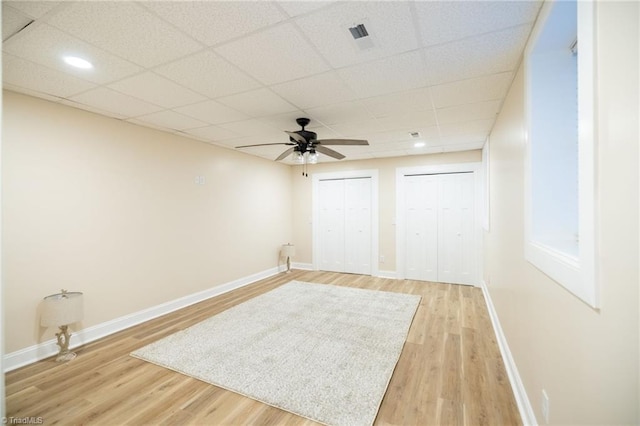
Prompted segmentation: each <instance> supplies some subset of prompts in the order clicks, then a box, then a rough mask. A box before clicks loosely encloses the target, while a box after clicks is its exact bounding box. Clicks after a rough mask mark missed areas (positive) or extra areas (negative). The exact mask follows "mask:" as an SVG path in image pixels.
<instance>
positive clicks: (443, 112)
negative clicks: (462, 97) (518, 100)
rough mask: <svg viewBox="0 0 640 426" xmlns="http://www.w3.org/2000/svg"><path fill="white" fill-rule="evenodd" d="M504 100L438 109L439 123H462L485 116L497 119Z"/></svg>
mask: <svg viewBox="0 0 640 426" xmlns="http://www.w3.org/2000/svg"><path fill="white" fill-rule="evenodd" d="M501 103H502V101H500V100H495V101H485V102H477V103H473V104H464V105H458V106H453V107H448V108H440V109H438V110H436V114H437V116H438V123H439V124H449V123H461V122H464V121H468V120H480V119H483V118H491V119H495V118H496V116H497V115H498V112H499V111H500V104H501Z"/></svg>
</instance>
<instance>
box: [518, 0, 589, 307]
mask: <svg viewBox="0 0 640 426" xmlns="http://www.w3.org/2000/svg"><path fill="white" fill-rule="evenodd" d="M593 7H594V6H593V3H592V2H586V1H585V2H582V1H581V2H576V1H555V2H549V3H545V5H544V6H543V9H542V11H541V13H540V17H539V19H538V22H537V23H536V26H535V28H534V30H533V33H532V36H531V39H530V40H529V44H528V45H527V49H526V50H525V79H526V109H527V127H528V144H527V174H526V178H527V185H526V191H525V207H526V208H525V212H526V213H525V214H526V217H525V224H526V225H525V226H526V242H525V256H526V258H527V260H528V261H530V262H531V263H532V264H534V265H535V266H536V267H537V268H539V269H540V270H542V271H543V272H544V273H546V274H547V275H549V276H550V277H551V278H552V279H554V280H555V281H557V282H558V283H560V284H561V285H562V286H564V287H565V288H566V289H567V290H569V291H570V292H572V293H573V294H575V295H576V296H578V297H579V298H581V299H582V300H583V301H585V302H586V303H588V304H589V305H591V306H593V307H596V306H597V303H598V301H597V292H596V283H595V267H594V263H595V244H594V235H595V233H594V217H593V215H594V196H593V194H594V192H593V191H594V183H593V182H594V168H593V164H594V154H593V153H594V150H593V145H594V141H593V127H594V123H593V87H594V79H593V67H594V65H593V64H594V62H593V45H594V42H593V40H594V36H593Z"/></svg>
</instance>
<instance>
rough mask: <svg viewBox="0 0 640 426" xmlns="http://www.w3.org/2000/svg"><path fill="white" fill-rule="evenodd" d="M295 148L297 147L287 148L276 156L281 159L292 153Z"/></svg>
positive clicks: (277, 159) (278, 159)
mask: <svg viewBox="0 0 640 426" xmlns="http://www.w3.org/2000/svg"><path fill="white" fill-rule="evenodd" d="M294 149H295V147H293V148H289V149H288V150H286V151H285V152H283V153H282V154H280V155H279V156H278V158H276V161H280V160H282V159H284V158H285V157H286V156H287V155H289V154H291V153H292V152H293V150H294Z"/></svg>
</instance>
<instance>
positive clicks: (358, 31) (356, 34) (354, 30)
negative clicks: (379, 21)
mask: <svg viewBox="0 0 640 426" xmlns="http://www.w3.org/2000/svg"><path fill="white" fill-rule="evenodd" d="M349 31H351V35H352V36H353V39H354V40H357V39H359V38H362V37H367V36H368V35H369V33H368V32H367V29H366V28H365V27H364V25H363V24H359V25H356V26H355V27H351V28H349Z"/></svg>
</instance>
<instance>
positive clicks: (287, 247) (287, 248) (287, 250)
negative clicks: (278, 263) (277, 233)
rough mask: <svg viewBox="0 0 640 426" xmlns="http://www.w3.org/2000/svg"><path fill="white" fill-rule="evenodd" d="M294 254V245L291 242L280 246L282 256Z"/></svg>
mask: <svg viewBox="0 0 640 426" xmlns="http://www.w3.org/2000/svg"><path fill="white" fill-rule="evenodd" d="M295 255H296V246H294V245H293V244H284V245H283V246H282V256H283V257H293V256H295Z"/></svg>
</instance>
